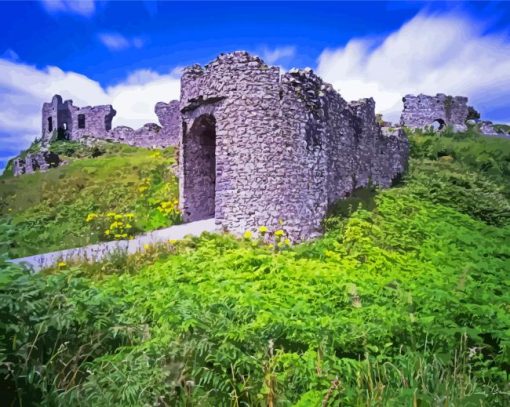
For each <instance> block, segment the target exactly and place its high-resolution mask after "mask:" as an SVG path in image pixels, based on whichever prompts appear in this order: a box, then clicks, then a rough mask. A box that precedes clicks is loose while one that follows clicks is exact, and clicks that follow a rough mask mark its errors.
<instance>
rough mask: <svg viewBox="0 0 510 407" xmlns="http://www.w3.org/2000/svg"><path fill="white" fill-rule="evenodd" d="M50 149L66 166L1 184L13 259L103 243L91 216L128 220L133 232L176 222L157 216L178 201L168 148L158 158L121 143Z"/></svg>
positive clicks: (1, 211)
mask: <svg viewBox="0 0 510 407" xmlns="http://www.w3.org/2000/svg"><path fill="white" fill-rule="evenodd" d="M52 149H56V150H57V151H58V152H59V153H60V154H61V155H62V157H63V158H64V159H66V160H68V161H69V164H67V165H64V166H61V167H59V168H55V169H51V170H49V171H47V172H44V173H40V172H38V173H34V174H28V175H23V176H20V177H12V176H8V175H7V176H3V177H0V220H1V222H3V223H9V224H12V225H13V227H14V232H13V235H12V236H11V241H10V245H9V248H8V250H9V255H10V256H11V257H23V256H27V255H32V254H37V253H43V252H48V251H52V250H60V249H65V248H71V247H78V246H83V245H86V244H89V243H96V242H98V241H100V240H105V239H106V238H107V236H105V235H104V232H105V230H104V227H106V226H104V225H98V224H97V222H87V220H86V219H87V215H88V214H90V213H94V214H99V215H104V214H106V213H109V212H111V213H115V214H125V213H133V214H134V215H135V219H134V222H133V228H132V233H140V232H143V231H148V230H153V229H157V228H161V227H165V226H169V225H171V224H172V223H175V222H177V221H178V218H177V217H176V216H173V217H170V216H167V215H166V214H164V213H162V212H161V211H160V210H158V207H159V205H160V204H161V203H162V202H166V201H169V200H174V199H176V197H177V194H178V192H177V191H178V187H177V180H176V177H175V176H174V175H173V174H172V171H171V168H170V167H171V165H172V164H173V163H174V162H175V161H174V152H173V149H171V148H170V149H167V150H165V151H163V152H162V153H161V152H154V151H152V150H148V149H143V148H135V147H129V146H125V145H121V144H108V143H104V144H100V145H99V147H98V146H96V147H90V148H87V147H85V146H81V145H79V144H78V143H69V142H67V143H56V144H55V145H54V146H52ZM62 153H64V154H62ZM66 154H68V155H66ZM91 155H98V156H97V157H92V156H91Z"/></svg>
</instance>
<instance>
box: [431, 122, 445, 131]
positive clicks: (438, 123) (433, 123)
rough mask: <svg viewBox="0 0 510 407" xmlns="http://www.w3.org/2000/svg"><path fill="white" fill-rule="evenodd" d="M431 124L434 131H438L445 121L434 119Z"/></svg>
mask: <svg viewBox="0 0 510 407" xmlns="http://www.w3.org/2000/svg"><path fill="white" fill-rule="evenodd" d="M431 126H432V129H433V130H434V131H440V130H443V129H444V128H445V127H446V122H445V121H444V120H443V119H435V120H434V121H433V122H432V124H431Z"/></svg>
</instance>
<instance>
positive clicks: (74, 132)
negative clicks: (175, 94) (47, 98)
mask: <svg viewBox="0 0 510 407" xmlns="http://www.w3.org/2000/svg"><path fill="white" fill-rule="evenodd" d="M155 111H156V114H157V115H158V118H159V121H160V123H161V124H162V126H163V127H160V126H159V125H157V124H156V123H146V124H144V125H143V126H142V127H141V128H139V129H136V130H135V129H132V128H131V127H127V126H118V127H116V128H114V129H112V120H113V118H114V117H115V115H116V111H115V109H114V108H113V107H112V106H111V105H102V106H86V107H81V108H80V107H77V106H73V101H72V100H66V101H65V102H62V97H61V96H60V95H55V96H53V98H52V101H51V102H50V103H44V104H43V108H42V133H41V134H42V136H41V140H42V145H43V146H47V145H48V144H49V143H50V142H51V141H52V140H55V139H65V140H84V139H89V138H93V139H100V140H109V141H117V142H120V143H126V144H130V145H133V146H138V147H150V148H165V147H168V146H172V145H177V143H178V142H179V134H180V125H181V119H180V112H179V102H177V101H172V102H170V103H168V104H167V103H163V102H160V103H158V104H157V105H156V107H155Z"/></svg>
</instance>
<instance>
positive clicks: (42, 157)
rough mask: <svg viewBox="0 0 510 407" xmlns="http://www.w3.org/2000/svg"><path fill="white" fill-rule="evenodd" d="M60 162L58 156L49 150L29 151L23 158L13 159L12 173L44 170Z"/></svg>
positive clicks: (16, 174) (20, 173) (19, 173)
mask: <svg viewBox="0 0 510 407" xmlns="http://www.w3.org/2000/svg"><path fill="white" fill-rule="evenodd" d="M61 164H62V161H61V160H60V157H59V156H58V155H57V154H55V153H52V152H51V151H40V152H36V153H29V154H27V155H26V156H25V157H23V158H16V159H15V160H14V161H13V170H12V171H13V175H14V176H19V175H22V174H31V173H33V172H35V171H46V170H48V169H50V168H55V167H58V166H59V165H61Z"/></svg>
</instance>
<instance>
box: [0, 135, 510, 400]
mask: <svg viewBox="0 0 510 407" xmlns="http://www.w3.org/2000/svg"><path fill="white" fill-rule="evenodd" d="M137 151H138V150H137ZM410 152H411V158H410V162H409V168H408V170H407V172H406V174H405V175H404V177H403V179H402V180H401V181H400V183H399V184H397V185H396V186H395V187H394V188H391V189H386V190H380V189H377V188H373V187H368V188H364V189H361V190H358V191H356V192H355V193H354V194H353V195H352V196H351V197H350V198H349V199H347V200H343V201H340V202H339V203H338V205H337V206H336V207H333V208H331V210H330V213H329V215H328V217H327V218H326V220H325V221H324V224H323V226H324V228H325V235H324V236H323V237H322V238H319V239H317V240H315V241H313V242H309V243H303V244H300V245H295V246H289V245H288V243H287V242H286V241H285V240H284V238H283V237H280V236H281V235H280V234H279V233H276V232H275V231H273V230H269V231H268V232H263V233H270V234H272V236H274V237H275V239H276V241H275V242H274V243H273V244H270V245H269V246H268V245H267V243H264V242H263V241H262V240H259V239H258V238H255V237H254V236H252V235H250V234H246V235H245V237H244V238H239V239H236V238H234V237H232V236H230V235H226V234H212V235H204V236H202V237H201V238H193V239H188V240H185V241H182V242H169V243H168V244H166V245H162V246H160V247H153V248H148V249H147V251H146V252H145V253H143V254H138V255H135V256H132V257H125V256H120V257H113V258H111V259H110V260H108V261H107V262H104V263H97V264H94V265H86V264H76V265H68V264H61V265H59V266H58V267H56V268H55V269H53V270H48V271H46V272H45V273H42V274H39V275H35V276H28V275H26V272H24V271H23V270H20V269H18V268H16V267H14V266H5V265H4V271H3V274H2V283H1V288H0V296H1V298H2V301H1V308H0V315H1V321H2V324H1V325H0V337H1V338H2V342H3V346H2V348H3V349H2V351H1V353H0V356H1V359H2V360H3V364H2V366H3V373H5V374H7V378H8V379H7V382H5V383H4V385H5V386H7V388H10V389H11V390H12V393H11V396H12V395H13V394H14V390H15V389H16V394H17V395H18V396H17V397H19V398H21V399H22V400H23V401H24V404H25V403H29V402H36V403H41V402H44V403H46V404H50V405H91V406H92V405H111V406H141V405H160V406H164V405H191V404H193V405H243V404H248V405H296V406H319V405H330V406H333V405H407V404H413V405H445V403H446V405H462V406H474V405H476V406H491V407H493V406H505V405H508V403H509V402H510V400H509V396H508V394H509V391H510V389H509V387H508V383H509V381H508V374H509V372H510V353H509V352H510V347H509V346H510V337H509V335H508V333H509V327H510V320H509V317H508V315H509V312H508V311H509V309H508V304H509V303H510V297H509V293H510V290H509V289H510V286H509V284H508V273H509V272H510V251H509V249H510V244H509V242H510V189H509V185H510V182H509V181H510V141H509V140H506V139H499V138H488V137H483V136H480V135H478V134H476V133H475V132H473V131H470V132H467V133H455V134H454V133H450V132H449V131H446V132H444V133H443V134H442V136H441V137H438V136H437V135H436V134H434V133H421V132H416V133H414V134H411V135H410ZM133 154H142V153H141V152H136V153H135V152H133ZM105 159H107V158H105ZM68 168H71V165H70V166H69V167H68ZM63 169H64V167H62V168H58V169H53V170H50V171H48V173H47V174H50V173H51V172H52V171H54V172H57V171H61V170H63ZM21 178H23V177H21ZM27 179H28V178H27ZM135 185H136V183H135ZM135 185H133V187H135ZM285 227H286V225H285V224H283V225H281V229H282V230H283V231H285ZM12 310H16V312H15V313H13V312H12ZM13 338H15V340H13ZM8 366H10V367H9V368H8ZM8 372H9V373H8Z"/></svg>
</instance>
